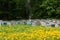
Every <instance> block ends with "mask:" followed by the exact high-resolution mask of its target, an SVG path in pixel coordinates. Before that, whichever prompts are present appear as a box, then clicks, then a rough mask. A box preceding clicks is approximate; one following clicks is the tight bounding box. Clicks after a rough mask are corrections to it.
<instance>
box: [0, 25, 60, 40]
mask: <svg viewBox="0 0 60 40" xmlns="http://www.w3.org/2000/svg"><path fill="white" fill-rule="evenodd" d="M0 40H60V27H43V26H31V25H20V24H18V25H2V26H0Z"/></svg>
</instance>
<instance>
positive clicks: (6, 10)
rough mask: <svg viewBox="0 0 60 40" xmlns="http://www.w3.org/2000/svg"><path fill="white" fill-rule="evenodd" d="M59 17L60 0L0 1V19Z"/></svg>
mask: <svg viewBox="0 0 60 40" xmlns="http://www.w3.org/2000/svg"><path fill="white" fill-rule="evenodd" d="M1 15H2V16H1ZM59 17H60V0H0V19H9V20H11V19H29V18H32V19H37V18H38V19H40V18H59Z"/></svg>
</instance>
